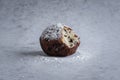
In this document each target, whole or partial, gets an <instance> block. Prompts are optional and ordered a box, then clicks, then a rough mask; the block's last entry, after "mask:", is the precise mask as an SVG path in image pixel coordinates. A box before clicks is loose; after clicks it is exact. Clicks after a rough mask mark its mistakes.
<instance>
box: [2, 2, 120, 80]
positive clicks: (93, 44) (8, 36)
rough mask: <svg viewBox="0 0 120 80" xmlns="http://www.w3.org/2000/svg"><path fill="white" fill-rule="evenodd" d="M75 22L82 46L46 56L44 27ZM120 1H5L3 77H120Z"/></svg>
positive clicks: (41, 79)
mask: <svg viewBox="0 0 120 80" xmlns="http://www.w3.org/2000/svg"><path fill="white" fill-rule="evenodd" d="M58 22H61V23H64V24H66V25H69V26H71V27H72V28H73V29H74V30H75V31H76V32H77V33H78V34H79V35H80V38H81V39H80V40H81V45H80V47H79V49H78V51H77V52H76V54H74V55H72V56H68V57H64V58H57V57H49V56H46V55H45V54H44V53H43V52H42V50H41V47H40V46H39V36H40V35H41V33H42V31H43V30H44V29H45V28H46V27H47V26H49V25H51V24H53V23H58ZM119 35H120V0H51V1H50V0H0V80H73V79H74V80H120V76H119V75H120V36H119Z"/></svg>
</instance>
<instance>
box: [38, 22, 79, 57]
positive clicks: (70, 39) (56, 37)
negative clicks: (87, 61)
mask: <svg viewBox="0 0 120 80" xmlns="http://www.w3.org/2000/svg"><path fill="white" fill-rule="evenodd" d="M39 40H40V44H41V47H42V49H43V51H44V52H45V53H46V54H48V55H50V56H60V57H62V56H68V55H71V54H73V53H75V52H76V49H77V48H78V46H79V45H80V38H79V37H78V36H77V35H76V34H75V33H74V32H73V30H72V29H71V28H70V27H68V26H66V25H62V24H61V23H58V24H56V25H52V26H50V27H47V28H46V29H45V30H44V31H43V33H42V35H41V36H40V39H39Z"/></svg>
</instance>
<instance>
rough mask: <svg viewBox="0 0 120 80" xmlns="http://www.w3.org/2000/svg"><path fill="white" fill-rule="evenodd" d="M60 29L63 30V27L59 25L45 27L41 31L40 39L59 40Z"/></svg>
mask: <svg viewBox="0 0 120 80" xmlns="http://www.w3.org/2000/svg"><path fill="white" fill-rule="evenodd" d="M62 28H63V25H62V24H61V23H58V24H56V25H52V26H50V27H47V28H46V29H45V30H44V31H43V33H42V35H41V37H42V38H43V39H46V40H48V41H49V40H53V39H59V38H60V37H61V30H62Z"/></svg>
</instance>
